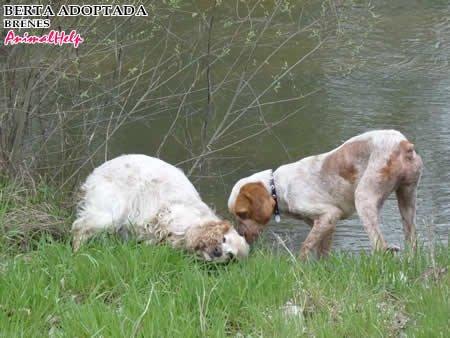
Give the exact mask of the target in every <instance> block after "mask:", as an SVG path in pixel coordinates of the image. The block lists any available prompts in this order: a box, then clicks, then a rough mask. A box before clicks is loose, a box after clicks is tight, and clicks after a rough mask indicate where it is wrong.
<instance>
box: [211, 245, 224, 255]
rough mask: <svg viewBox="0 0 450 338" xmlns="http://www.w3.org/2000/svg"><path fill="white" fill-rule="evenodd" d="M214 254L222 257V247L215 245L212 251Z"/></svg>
mask: <svg viewBox="0 0 450 338" xmlns="http://www.w3.org/2000/svg"><path fill="white" fill-rule="evenodd" d="M212 255H213V256H214V257H220V256H222V249H221V248H219V247H215V248H214V250H213V252H212Z"/></svg>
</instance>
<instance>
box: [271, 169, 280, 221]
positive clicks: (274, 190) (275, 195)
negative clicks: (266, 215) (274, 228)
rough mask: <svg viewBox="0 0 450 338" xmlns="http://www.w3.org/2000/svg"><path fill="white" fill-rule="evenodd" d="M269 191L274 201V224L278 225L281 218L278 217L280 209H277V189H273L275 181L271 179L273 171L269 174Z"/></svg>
mask: <svg viewBox="0 0 450 338" xmlns="http://www.w3.org/2000/svg"><path fill="white" fill-rule="evenodd" d="M270 190H271V194H272V197H273V199H274V200H275V207H274V209H273V214H274V215H275V222H277V223H279V222H280V220H281V217H280V209H279V208H278V197H277V189H275V180H274V179H273V171H271V173H270Z"/></svg>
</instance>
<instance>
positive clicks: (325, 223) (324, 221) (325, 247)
mask: <svg viewBox="0 0 450 338" xmlns="http://www.w3.org/2000/svg"><path fill="white" fill-rule="evenodd" d="M339 215H340V212H339V211H336V212H330V213H328V214H326V215H322V216H320V217H318V218H316V219H315V220H314V225H313V227H312V229H311V231H310V232H309V234H308V236H307V237H306V239H305V241H304V242H303V244H302V247H301V249H300V258H301V259H307V258H308V256H309V254H310V252H311V250H314V251H316V250H318V249H319V252H318V254H319V256H323V255H326V253H328V251H329V248H330V246H331V240H332V238H333V233H334V230H335V229H336V222H337V220H338V219H339Z"/></svg>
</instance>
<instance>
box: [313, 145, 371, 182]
mask: <svg viewBox="0 0 450 338" xmlns="http://www.w3.org/2000/svg"><path fill="white" fill-rule="evenodd" d="M369 156H370V145H369V142H368V141H354V142H349V143H344V144H343V145H342V146H341V147H340V148H338V149H337V150H335V151H333V152H332V153H331V154H329V155H328V156H327V157H326V158H325V160H324V162H323V165H322V169H321V172H322V174H324V175H326V176H332V175H339V176H340V177H342V178H343V179H344V180H346V181H348V182H350V183H352V184H353V183H355V182H356V181H357V180H358V175H359V172H358V168H357V167H356V165H355V163H357V162H358V161H361V160H362V159H364V158H367V159H368V158H369Z"/></svg>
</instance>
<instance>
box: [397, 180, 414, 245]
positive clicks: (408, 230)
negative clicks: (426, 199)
mask: <svg viewBox="0 0 450 338" xmlns="http://www.w3.org/2000/svg"><path fill="white" fill-rule="evenodd" d="M416 188H417V186H416V185H415V184H411V185H401V186H400V187H399V188H398V189H397V190H396V191H395V193H396V195H397V202H398V209H399V211H400V215H401V216H402V223H403V232H404V234H405V240H406V242H408V243H409V245H411V247H412V248H413V249H415V247H416V225H415V218H416V191H417V189H416Z"/></svg>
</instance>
